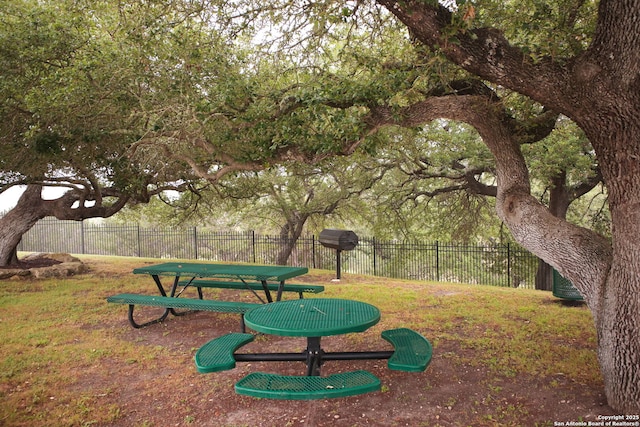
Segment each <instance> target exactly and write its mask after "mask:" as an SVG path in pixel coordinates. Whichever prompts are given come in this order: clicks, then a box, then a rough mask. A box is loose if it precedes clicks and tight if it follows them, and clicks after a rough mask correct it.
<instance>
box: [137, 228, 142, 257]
mask: <svg viewBox="0 0 640 427" xmlns="http://www.w3.org/2000/svg"><path fill="white" fill-rule="evenodd" d="M136 236H137V239H136V240H137V241H138V256H139V257H141V256H142V249H141V248H142V245H141V244H140V224H136Z"/></svg>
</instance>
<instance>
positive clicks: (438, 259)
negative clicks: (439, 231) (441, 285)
mask: <svg viewBox="0 0 640 427" xmlns="http://www.w3.org/2000/svg"><path fill="white" fill-rule="evenodd" d="M439 281H440V245H439V244H438V241H437V240H436V282H439Z"/></svg>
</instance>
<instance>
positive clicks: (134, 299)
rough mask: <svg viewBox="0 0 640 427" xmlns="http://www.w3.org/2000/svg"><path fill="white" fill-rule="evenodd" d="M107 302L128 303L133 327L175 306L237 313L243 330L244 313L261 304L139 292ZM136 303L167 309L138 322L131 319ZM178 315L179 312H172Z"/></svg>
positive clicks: (112, 297)
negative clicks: (173, 296) (142, 293)
mask: <svg viewBox="0 0 640 427" xmlns="http://www.w3.org/2000/svg"><path fill="white" fill-rule="evenodd" d="M107 301H108V302H111V303H115V304H128V305H129V323H131V325H132V326H133V327H134V328H141V327H144V326H147V325H150V324H153V323H158V322H162V321H163V320H164V319H165V318H166V317H167V315H168V313H169V311H172V310H173V309H176V308H181V309H187V310H196V311H213V312H218V313H239V314H240V322H241V329H242V331H243V332H244V330H245V326H244V313H246V312H247V311H249V310H251V309H252V308H255V307H259V306H261V305H262V304H258V303H248V302H234V301H216V300H202V299H195V298H172V297H163V296H160V295H157V296H155V295H140V294H119V295H113V296H110V297H108V298H107ZM136 305H147V306H155V307H165V308H167V311H166V312H165V313H164V314H163V315H162V316H161V317H160V318H158V319H155V320H152V321H150V322H147V323H143V324H138V323H136V322H135V321H134V320H133V310H134V307H135V306H136ZM173 314H175V315H178V314H181V313H176V312H173Z"/></svg>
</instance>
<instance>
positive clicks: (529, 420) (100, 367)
mask: <svg viewBox="0 0 640 427" xmlns="http://www.w3.org/2000/svg"><path fill="white" fill-rule="evenodd" d="M129 271H130V270H129ZM120 274H121V273H119V272H117V271H115V270H114V271H110V270H107V269H101V270H100V271H99V272H96V271H94V276H95V277H114V276H118V275H120ZM122 277H130V273H127V274H126V275H124V276H122ZM308 278H309V279H312V280H311V281H309V283H312V282H314V281H315V279H316V278H311V277H308ZM381 280H382V279H381ZM317 281H318V283H326V282H327V281H328V280H327V278H326V277H319V278H317ZM229 298H230V299H231V300H238V299H239V298H241V296H240V295H239V294H238V295H233V294H230V295H229ZM101 299H102V298H101ZM554 303H555V302H554ZM567 309H569V310H586V308H584V307H583V306H579V305H578V306H573V307H571V306H570V307H567ZM117 310H118V313H120V314H121V315H118V316H113V317H111V318H109V320H108V321H107V322H104V323H100V324H83V325H81V326H80V327H81V328H82V329H85V330H88V331H96V332H98V334H97V335H98V336H101V335H104V332H106V333H107V335H108V336H111V337H114V336H115V337H118V339H120V340H122V341H123V342H126V343H129V344H130V345H131V348H132V349H127V350H126V353H118V352H114V354H113V355H111V353H110V352H108V351H105V349H101V348H99V346H98V347H97V348H96V349H94V350H93V351H96V352H101V351H102V352H104V354H102V355H99V357H96V358H95V360H96V362H95V364H94V365H88V366H87V365H82V366H76V367H75V371H74V378H73V380H70V381H69V383H68V384H60V385H59V387H62V388H65V390H68V389H69V388H70V389H71V393H67V394H71V395H75V396H82V398H81V399H80V398H78V399H80V400H78V399H76V400H74V399H68V398H65V399H58V398H57V397H56V396H55V395H51V396H50V395H48V394H45V393H50V391H44V390H43V391H42V398H43V400H45V401H46V405H56V406H58V407H59V406H67V407H68V408H67V410H66V412H67V413H69V414H74V415H75V414H77V413H78V411H79V410H82V409H83V408H85V407H86V408H87V409H86V410H87V414H86V416H81V417H80V418H81V419H83V420H84V421H86V422H84V423H83V422H80V423H79V422H77V421H69V420H62V419H60V420H53V419H51V420H50V421H51V423H50V424H48V425H55V426H76V425H78V426H80V425H83V426H84V425H99V426H105V427H106V426H114V427H115V426H117V427H143V426H144V427H151V426H158V427H165V426H211V427H221V426H224V427H242V426H244V427H258V426H265V427H282V426H317V427H325V426H332V427H333V426H338V427H339V426H345V427H359V426H412V427H413V426H456V427H457V426H474V427H475V426H554V423H561V422H564V423H566V422H579V421H585V422H586V421H595V420H597V419H598V416H601V415H615V412H614V411H612V409H611V408H609V407H608V406H607V405H606V402H605V398H604V396H603V393H602V392H603V385H602V384H601V383H590V384H581V383H578V382H576V381H575V380H573V379H572V378H570V377H568V376H566V375H564V374H562V373H556V374H554V375H551V376H541V377H535V376H526V375H516V376H515V377H514V376H509V377H506V376H500V375H496V373H495V371H492V370H491V369H490V368H489V367H488V366H486V365H482V364H477V363H474V354H473V351H474V350H472V349H470V348H469V347H468V346H465V345H464V340H463V339H460V338H455V339H454V338H451V339H445V338H439V339H438V340H436V341H432V342H433V344H434V357H433V359H432V362H431V364H430V366H429V367H428V369H427V370H426V371H425V372H421V373H409V372H399V371H392V370H389V369H388V368H387V367H386V361H384V360H380V361H376V360H373V361H352V362H346V361H333V362H327V363H326V364H325V365H324V366H323V367H322V372H323V374H330V373H334V372H344V371H350V370H356V369H365V370H368V371H370V372H372V373H374V374H375V375H376V376H378V377H379V378H380V380H381V382H382V390H381V391H378V392H374V393H368V394H364V395H360V396H353V397H346V398H338V399H326V400H319V401H277V400H268V399H256V398H252V397H246V396H240V395H238V394H236V393H235V392H234V384H235V383H236V382H237V381H238V380H240V379H241V378H243V377H244V376H246V375H247V374H248V373H250V372H255V371H264V372H277V373H282V374H289V375H302V374H303V373H304V365H303V364H302V363H301V362H257V363H242V362H239V363H238V365H237V368H236V369H233V370H230V371H224V372H218V373H213V374H199V373H197V372H196V370H195V367H194V363H193V355H194V353H195V351H196V350H197V349H198V348H199V347H200V346H202V345H203V344H204V343H206V342H207V341H209V340H210V339H212V338H214V337H216V336H220V335H222V334H225V333H228V332H230V331H237V330H238V329H239V319H238V316H237V315H231V314H229V315H223V314H218V313H208V312H199V313H191V314H189V315H187V316H185V317H181V318H176V317H173V316H170V317H169V319H168V320H167V321H166V322H165V323H162V324H156V325H152V326H149V327H146V328H143V329H133V328H132V327H131V326H130V325H129V324H128V322H127V320H126V308H125V307H124V306H118V307H117ZM148 310H152V309H151V308H149V309H148ZM147 314H149V313H147ZM382 329H383V326H381V325H376V326H374V327H373V328H372V329H371V330H372V333H371V334H368V333H367V334H351V335H346V336H337V337H327V338H323V347H324V348H325V350H327V351H338V350H339V351H346V350H349V349H351V350H353V351H363V350H372V349H373V350H382V349H385V348H389V349H390V345H389V344H388V343H386V341H384V340H382V339H381V338H380V332H381V330H382ZM421 332H423V333H424V334H425V335H426V336H428V337H431V336H432V335H434V334H435V333H436V330H435V329H434V330H429V329H426V330H421ZM362 336H366V337H367V338H366V339H362V338H359V337H362ZM505 339H506V338H505ZM577 345H584V346H585V347H589V346H593V344H592V343H578V344H577ZM304 346H305V342H304V339H292V338H281V337H276V336H259V337H258V338H257V339H256V340H255V341H254V342H252V343H250V344H249V345H247V346H245V347H243V348H242V349H241V351H243V352H245V351H246V352H263V351H265V347H268V351H287V352H291V351H302V350H303V348H304ZM122 354H126V356H124V357H126V360H124V362H123V356H122ZM69 363H71V364H73V363H75V362H74V361H73V360H69ZM34 381H35V380H34ZM0 386H1V384H0ZM25 386H26V385H25ZM29 386H31V385H29ZM18 387H20V386H19V385H18ZM1 388H2V387H0V389H1ZM0 391H1V390H0ZM6 392H7V393H11V391H10V390H6ZM0 395H2V393H0ZM22 404H23V405H24V408H19V411H21V412H31V411H32V409H30V407H31V406H32V405H33V402H29V401H25V402H23V403H22ZM91 411H101V412H102V414H100V416H99V417H98V416H96V414H94V413H91ZM92 419H102V420H104V419H112V420H114V421H113V422H111V423H95V422H92V421H90V420H92ZM0 425H2V420H1V419H0ZM25 427H26V425H25Z"/></svg>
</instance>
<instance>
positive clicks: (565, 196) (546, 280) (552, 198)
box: [536, 171, 571, 291]
mask: <svg viewBox="0 0 640 427" xmlns="http://www.w3.org/2000/svg"><path fill="white" fill-rule="evenodd" d="M566 181H567V172H566V171H562V172H561V173H559V174H558V175H556V176H555V177H553V180H552V185H551V189H550V190H549V212H551V214H552V215H553V216H555V217H556V218H560V219H566V218H567V210H569V205H570V204H571V200H570V198H569V193H568V191H567V185H566V184H567V183H566ZM536 289H538V290H541V291H550V290H552V289H553V267H551V266H550V265H549V264H547V263H546V262H545V261H544V260H543V259H542V258H540V260H539V261H538V271H537V272H536Z"/></svg>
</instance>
